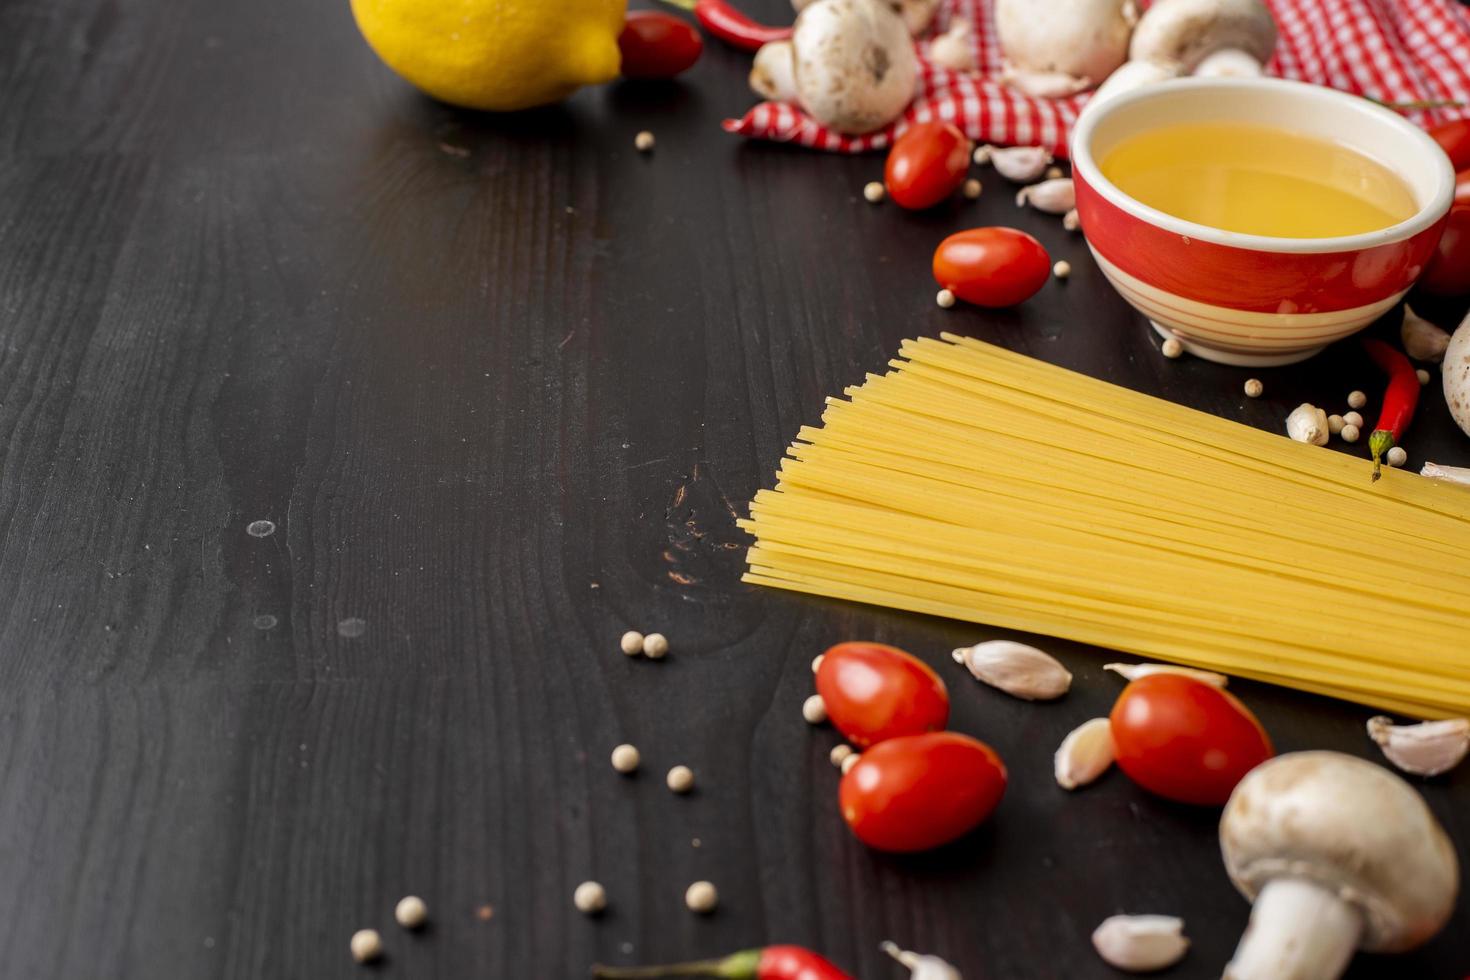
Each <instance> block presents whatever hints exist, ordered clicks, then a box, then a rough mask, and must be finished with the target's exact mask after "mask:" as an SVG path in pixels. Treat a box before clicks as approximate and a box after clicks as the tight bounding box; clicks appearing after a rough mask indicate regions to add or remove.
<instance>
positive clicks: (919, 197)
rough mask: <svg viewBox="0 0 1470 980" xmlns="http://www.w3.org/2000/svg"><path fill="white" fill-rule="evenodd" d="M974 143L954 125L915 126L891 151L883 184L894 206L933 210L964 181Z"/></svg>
mask: <svg viewBox="0 0 1470 980" xmlns="http://www.w3.org/2000/svg"><path fill="white" fill-rule="evenodd" d="M970 150H971V143H970V140H969V137H967V136H966V135H965V134H964V133H962V132H960V130H959V127H957V126H955V125H954V123H947V122H941V121H939V120H934V121H932V122H923V123H916V124H914V125H913V126H910V127H909V128H908V129H906V130H904V131H903V135H902V136H900V137H899V138H898V139H897V140H895V141H894V143H893V148H892V149H890V150H889V151H888V163H887V165H886V166H884V168H883V185H884V186H885V187H886V188H888V196H889V197H891V198H893V201H894V203H895V204H897V205H899V206H900V207H905V208H908V209H909V210H911V211H921V210H923V209H924V208H932V207H933V206H934V205H936V204H938V203H939V202H940V201H942V200H944V199H945V198H947V197H949V196H950V195H951V194H953V193H954V192H955V191H956V190H957V189H958V188H959V186H960V185H961V184H963V183H964V182H965V174H966V173H968V172H969V170H970Z"/></svg>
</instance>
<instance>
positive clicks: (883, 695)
mask: <svg viewBox="0 0 1470 980" xmlns="http://www.w3.org/2000/svg"><path fill="white" fill-rule="evenodd" d="M817 693H818V694H820V695H821V696H822V701H823V702H825V703H826V705H827V718H828V719H829V720H830V721H831V722H832V724H833V725H834V726H835V727H836V728H837V730H838V731H839V732H841V733H842V734H843V735H844V736H845V737H846V738H847V740H848V741H849V742H851V743H852V744H853V745H856V746H857V747H858V748H866V747H867V746H869V745H874V744H877V743H878V742H881V741H883V740H884V739H888V738H896V737H898V736H899V735H918V734H920V733H922V732H937V731H940V730H942V729H943V728H944V725H945V723H946V722H948V721H949V692H948V691H946V690H945V688H944V681H942V680H940V679H939V675H938V674H936V673H934V671H932V670H930V669H929V665H928V664H926V663H924V662H923V661H922V660H919V659H918V658H916V657H914V656H911V655H910V654H907V653H904V652H903V651H902V650H900V649H899V648H898V647H890V646H884V645H883V644H881V643H839V644H837V645H836V646H835V647H832V648H831V649H830V650H828V651H827V652H826V653H825V654H824V655H823V656H822V664H821V666H820V667H818V668H817Z"/></svg>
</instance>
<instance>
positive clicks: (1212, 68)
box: [1088, 0, 1276, 105]
mask: <svg viewBox="0 0 1470 980" xmlns="http://www.w3.org/2000/svg"><path fill="white" fill-rule="evenodd" d="M1275 48H1276V22H1275V21H1273V20H1272V19H1271V12H1270V11H1269V10H1267V9H1266V7H1265V5H1264V4H1263V3H1261V2H1260V0H1158V2H1156V3H1155V4H1154V5H1153V6H1151V7H1149V8H1148V11H1147V12H1146V13H1145V14H1144V15H1143V16H1142V17H1141V18H1140V19H1139V21H1138V27H1137V28H1136V29H1135V30H1134V32H1133V39H1132V41H1131V42H1129V45H1128V63H1127V64H1126V65H1124V66H1123V67H1122V68H1120V69H1119V70H1118V71H1116V72H1114V73H1113V74H1112V75H1111V76H1109V77H1108V80H1107V81H1106V82H1105V83H1104V84H1103V86H1102V87H1101V88H1099V89H1098V91H1097V94H1096V95H1094V96H1093V97H1092V100H1091V101H1090V102H1089V103H1088V105H1094V104H1099V103H1101V102H1102V101H1103V100H1104V99H1106V98H1110V97H1111V96H1114V95H1118V94H1120V93H1122V92H1126V91H1129V90H1131V89H1135V88H1138V87H1140V86H1142V85H1148V84H1152V83H1154V82H1159V81H1164V80H1167V79H1170V78H1177V77H1179V76H1180V75H1189V74H1193V73H1195V72H1199V73H1201V74H1207V75H1215V76H1219V75H1259V74H1260V73H1261V66H1262V65H1263V64H1265V63H1266V62H1267V61H1269V60H1270V58H1271V52H1272V51H1273V50H1275Z"/></svg>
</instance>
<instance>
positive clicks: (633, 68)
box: [618, 10, 704, 78]
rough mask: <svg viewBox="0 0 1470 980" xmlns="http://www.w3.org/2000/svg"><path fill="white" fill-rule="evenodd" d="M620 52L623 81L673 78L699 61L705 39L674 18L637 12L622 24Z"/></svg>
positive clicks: (619, 37)
mask: <svg viewBox="0 0 1470 980" xmlns="http://www.w3.org/2000/svg"><path fill="white" fill-rule="evenodd" d="M618 50H619V51H621V52H622V55H623V77H624V78H673V77H674V76H675V75H677V74H679V73H680V72H682V71H684V70H686V69H687V68H689V66H690V65H693V64H694V63H695V62H696V61H698V60H699V55H700V53H701V52H702V51H703V50H704V39H703V38H701V37H700V36H699V31H697V30H695V29H694V27H693V25H691V24H690V23H688V22H687V21H685V20H683V19H681V18H679V17H675V16H674V15H673V14H666V13H662V12H660V11H657V10H634V11H630V12H629V14H628V16H627V18H626V19H624V21H623V32H622V33H621V34H619V35H618Z"/></svg>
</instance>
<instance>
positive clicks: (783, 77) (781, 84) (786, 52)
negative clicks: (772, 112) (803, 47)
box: [750, 41, 797, 102]
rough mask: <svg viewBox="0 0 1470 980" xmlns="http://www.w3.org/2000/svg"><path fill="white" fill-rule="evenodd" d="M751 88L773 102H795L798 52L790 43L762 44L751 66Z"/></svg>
mask: <svg viewBox="0 0 1470 980" xmlns="http://www.w3.org/2000/svg"><path fill="white" fill-rule="evenodd" d="M750 87H751V89H752V90H754V92H755V94H756V95H759V96H760V97H761V98H763V99H770V100H771V101H772V102H795V101H797V96H796V52H795V51H794V50H793V48H792V47H791V42H790V41H771V42H769V43H767V44H762V45H761V48H760V50H759V51H757V52H756V53H755V61H754V62H753V63H752V64H751V66H750Z"/></svg>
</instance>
